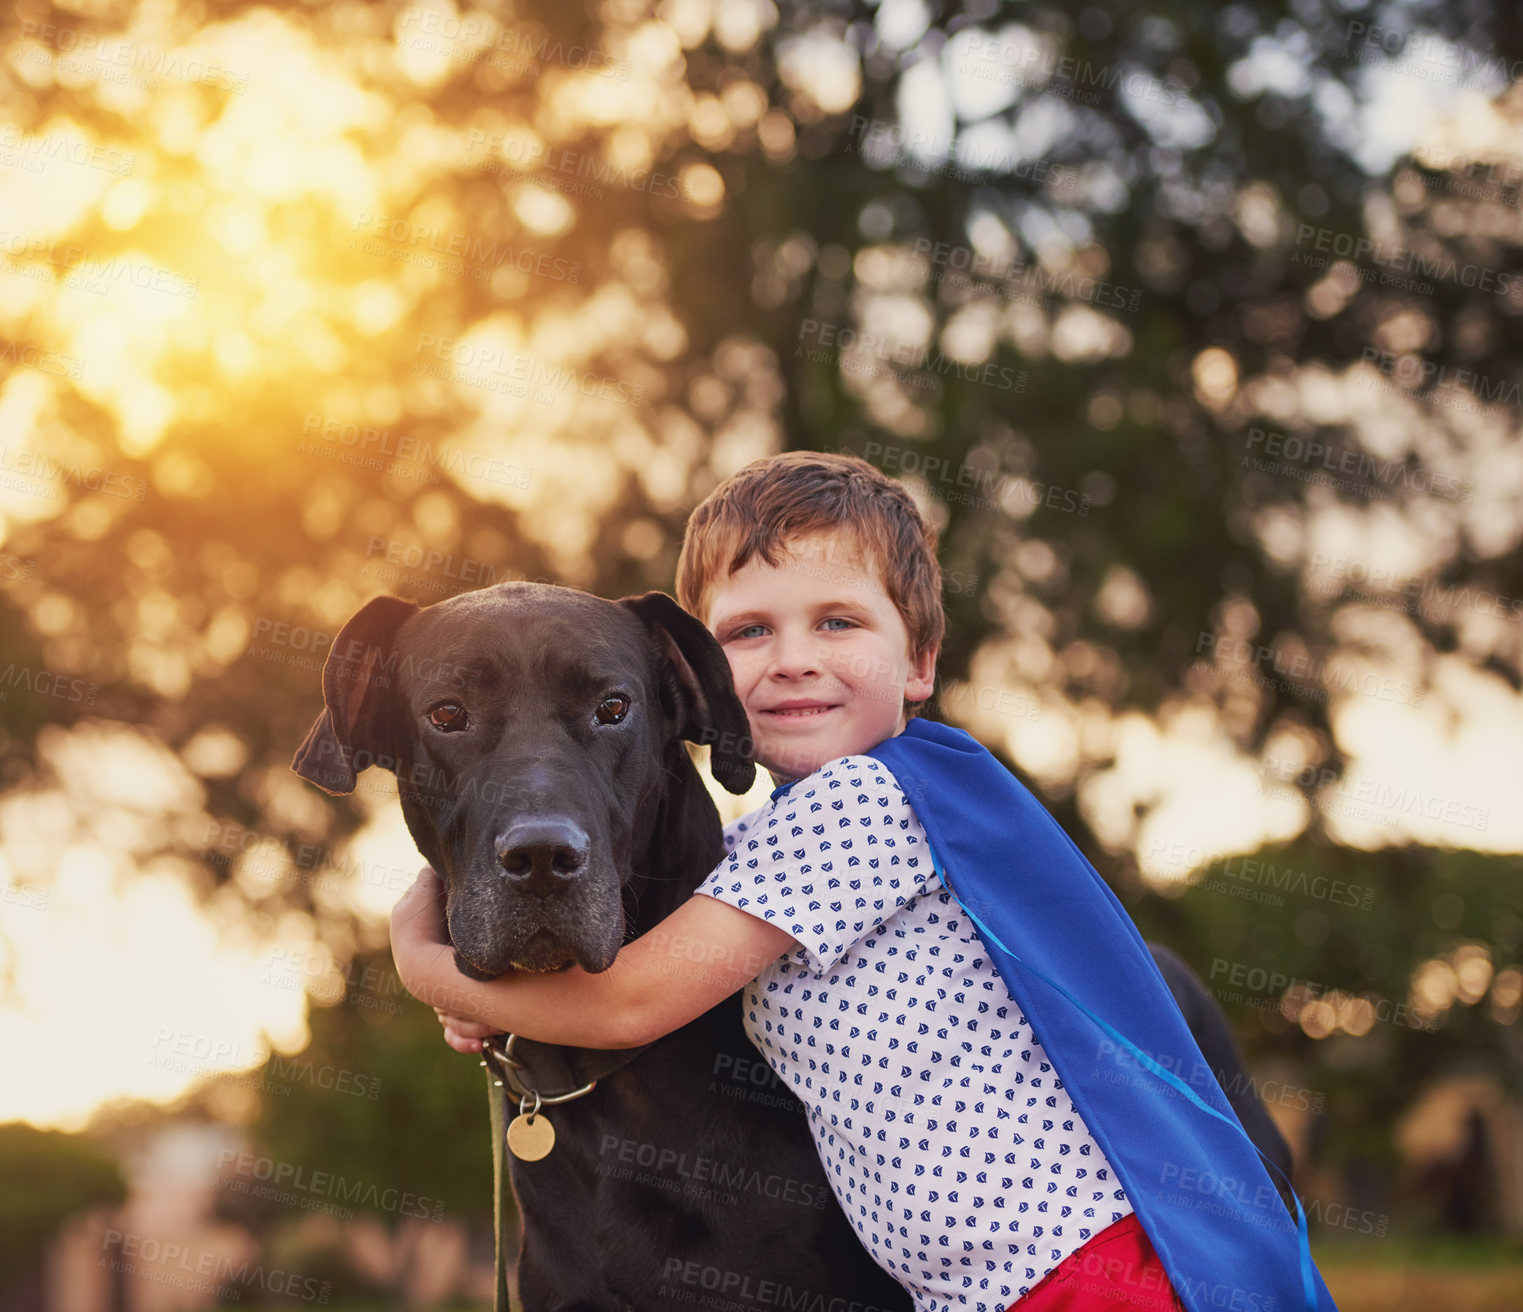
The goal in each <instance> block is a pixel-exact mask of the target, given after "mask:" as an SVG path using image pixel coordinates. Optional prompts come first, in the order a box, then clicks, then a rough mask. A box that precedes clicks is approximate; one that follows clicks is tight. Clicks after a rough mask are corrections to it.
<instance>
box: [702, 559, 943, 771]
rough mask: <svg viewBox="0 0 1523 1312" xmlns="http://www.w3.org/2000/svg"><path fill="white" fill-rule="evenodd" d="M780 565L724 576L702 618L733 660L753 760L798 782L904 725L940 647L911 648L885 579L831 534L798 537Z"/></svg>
mask: <svg viewBox="0 0 1523 1312" xmlns="http://www.w3.org/2000/svg"><path fill="white" fill-rule="evenodd" d="M788 547H789V551H788V553H787V554H786V555H785V557H784V559H783V561H782V563H781V564H779V565H776V566H773V565H769V564H767V562H766V561H764V560H762V559H761V557H759V556H755V557H752V559H751V560H749V561H748V562H747V563H746V564H745V565H744V566H743V567H742V568H741V569H738V570H736V571H735V573H733V574H732V575H730V577H729V578H728V579H724V580H722V581H720V582H719V583H716V584H715V586H714V588H713V590H712V592H711V593H710V595H709V598H708V614H707V615H706V616H705V617H704V623H705V624H706V625H707V626H708V628H709V630H710V632H712V633H713V634H714V636H715V637H716V638H717V639H718V640H719V643H720V646H722V647H723V648H724V652H725V655H726V656H728V657H729V660H730V670H731V672H732V674H733V675H734V677H735V690H736V692H737V693H739V695H740V699H741V701H742V702H743V703H744V704H745V708H746V714H747V715H748V716H749V717H750V721H751V736H752V738H753V739H754V741H755V745H756V760H757V762H758V763H759V764H761V765H763V766H765V767H766V768H767V769H768V770H769V771H770V772H771V773H772V776H773V778H774V779H776V780H778V781H782V780H785V779H801V778H803V777H804V776H805V775H807V774H812V773H813V772H814V771H815V770H817V769H819V767H820V766H821V765H823V764H824V763H825V762H826V761H830V760H834V759H835V758H836V757H838V756H851V755H855V754H856V753H859V752H865V751H866V750H867V749H868V748H869V747H874V746H876V745H877V744H878V743H881V742H882V741H883V740H884V739H886V738H892V737H893V736H894V735H895V734H897V733H899V732H900V731H901V730H903V728H904V723H905V716H904V702H905V699H906V697H908V698H909V700H911V701H923V700H924V699H925V698H927V697H929V696H930V695H931V691H932V688H933V686H934V679H935V672H936V652H935V650H934V649H932V650H930V651H927V652H923V653H922V654H921V656H920V657H919V658H918V659H913V658H912V657H911V656H910V640H909V632H908V630H907V629H906V628H905V626H904V620H903V618H902V617H901V616H900V614H899V611H898V609H897V608H896V607H895V606H894V603H893V601H892V600H891V599H890V597H889V595H888V592H887V591H886V590H885V588H884V586H883V580H882V578H881V577H880V576H879V572H878V571H877V570H875V569H871V568H869V567H868V566H866V565H865V564H864V563H863V562H862V561H861V560H860V559H859V558H858V556H857V553H856V552H854V551H853V550H851V548H850V545H849V542H848V541H847V540H846V539H844V538H843V537H841V536H839V535H836V534H833V533H819V534H812V535H809V536H807V537H800V538H795V539H794V540H793V541H792V542H790V543H789V544H788Z"/></svg>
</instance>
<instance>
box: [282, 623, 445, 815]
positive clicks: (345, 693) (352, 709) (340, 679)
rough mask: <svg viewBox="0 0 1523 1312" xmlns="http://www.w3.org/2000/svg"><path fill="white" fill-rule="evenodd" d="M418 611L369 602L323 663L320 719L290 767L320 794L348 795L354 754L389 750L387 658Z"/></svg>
mask: <svg viewBox="0 0 1523 1312" xmlns="http://www.w3.org/2000/svg"><path fill="white" fill-rule="evenodd" d="M417 611H418V603H417V602H415V601H403V600H402V598H400V597H375V598H372V599H371V600H370V601H367V602H366V603H365V604H364V605H363V606H361V607H360V608H359V610H357V611H356V612H355V613H354V615H353V616H352V617H351V618H350V620H349V622H348V623H347V624H345V625H344V627H343V628H342V629H340V630H339V635H338V637H337V638H335V639H334V640H333V648H332V650H331V651H329V653H328V659H327V660H326V661H324V662H323V713H322V714H321V715H319V716H318V717H317V721H316V723H315V724H313V726H312V728H311V730H310V731H309V732H308V733H307V740H306V742H304V743H302V745H301V746H300V747H298V748H297V749H296V756H295V758H294V759H293V760H292V761H291V768H292V769H293V770H295V771H296V773H297V774H299V775H300V776H301V777H302V778H303V779H306V780H308V781H310V782H311V783H314V784H316V785H317V786H318V787H319V788H321V789H322V790H323V791H324V792H328V793H334V794H338V793H352V792H353V791H354V785H355V781H356V777H357V776H356V774H355V768H354V766H355V752H356V751H364V752H366V753H369V754H370V755H371V756H372V757H374V756H376V755H379V754H380V753H383V752H385V751H386V750H387V749H388V744H387V741H386V736H385V735H384V734H383V733H382V732H381V730H382V726H381V723H380V708H381V706H382V704H383V702H384V701H385V697H384V694H385V693H386V691H387V690H388V684H387V679H388V678H389V677H394V675H395V671H394V670H393V671H391V672H390V673H389V674H388V668H389V667H390V666H391V664H392V662H391V661H389V660H388V657H389V655H390V653H391V648H392V641H393V640H394V639H395V638H396V636H397V630H398V629H400V628H401V627H402V623H403V621H405V620H406V619H407V617H408V616H409V615H413V614H416V613H417ZM364 768H365V767H364V765H361V766H360V769H364Z"/></svg>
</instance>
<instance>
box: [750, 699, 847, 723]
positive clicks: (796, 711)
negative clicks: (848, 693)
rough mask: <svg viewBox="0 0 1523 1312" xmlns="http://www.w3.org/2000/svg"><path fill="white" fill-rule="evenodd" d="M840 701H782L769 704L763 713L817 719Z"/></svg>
mask: <svg viewBox="0 0 1523 1312" xmlns="http://www.w3.org/2000/svg"><path fill="white" fill-rule="evenodd" d="M837 705H839V703H832V702H805V701H799V702H782V703H780V704H778V705H777V706H769V707H767V708H766V709H765V710H764V711H763V712H762V713H763V714H764V715H770V716H772V717H774V718H775V719H779V720H810V719H817V718H819V717H820V716H821V715H824V714H825V713H826V712H827V711H833V710H835V709H836V706H837Z"/></svg>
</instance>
